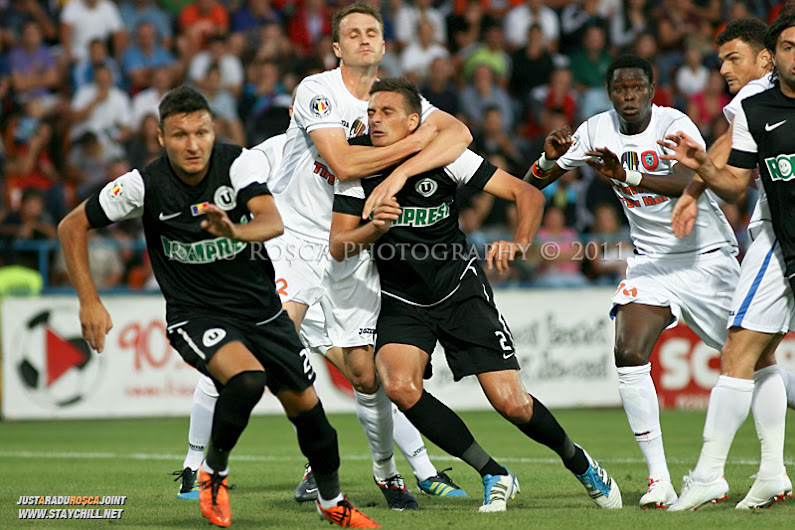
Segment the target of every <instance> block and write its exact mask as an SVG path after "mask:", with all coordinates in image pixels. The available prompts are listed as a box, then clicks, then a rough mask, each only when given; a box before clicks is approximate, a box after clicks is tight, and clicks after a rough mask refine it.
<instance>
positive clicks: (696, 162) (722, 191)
mask: <svg viewBox="0 0 795 530" xmlns="http://www.w3.org/2000/svg"><path fill="white" fill-rule="evenodd" d="M657 143H658V144H660V145H661V146H663V147H665V148H667V149H670V150H671V151H672V152H673V153H672V154H670V155H662V157H661V158H662V159H663V160H676V161H677V162H679V164H682V165H684V166H686V167H688V168H690V169H692V170H693V171H695V172H697V173H698V174H699V175H700V176H701V178H702V179H703V180H704V182H705V183H706V184H707V186H709V187H710V189H713V190H715V192H716V193H718V195H719V196H721V197H726V198H727V199H728V202H732V203H734V202H736V201H737V199H738V198H739V197H740V196H741V195H742V194H743V193H745V189H746V188H747V187H748V186H749V184H750V183H751V182H752V180H753V171H752V170H751V169H745V168H738V167H733V166H730V165H725V166H723V167H722V168H718V167H717V166H716V165H715V164H714V163H713V162H712V160H711V159H710V157H709V156H708V155H707V152H706V151H705V150H704V148H703V147H702V146H701V145H700V144H699V143H698V142H696V141H695V140H694V139H693V138H691V137H690V136H688V135H687V134H685V133H684V132H683V131H679V132H678V133H677V134H669V135H668V136H666V137H665V140H657Z"/></svg>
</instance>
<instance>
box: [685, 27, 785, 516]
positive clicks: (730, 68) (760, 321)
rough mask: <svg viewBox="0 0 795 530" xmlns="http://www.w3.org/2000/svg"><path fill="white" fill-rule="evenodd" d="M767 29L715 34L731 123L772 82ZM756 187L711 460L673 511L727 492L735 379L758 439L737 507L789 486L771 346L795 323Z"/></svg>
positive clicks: (699, 184)
mask: <svg viewBox="0 0 795 530" xmlns="http://www.w3.org/2000/svg"><path fill="white" fill-rule="evenodd" d="M767 29H768V28H767V25H766V24H765V23H764V22H762V21H761V20H757V19H753V18H751V19H739V20H735V21H733V22H731V23H729V24H728V25H727V26H726V29H725V30H724V31H723V32H722V33H721V34H720V35H718V38H717V44H718V46H719V50H718V55H719V57H720V59H721V60H722V61H723V65H722V66H721V73H722V74H723V75H724V77H725V78H726V81H727V83H728V84H729V90H730V91H731V92H732V93H734V94H736V95H735V97H734V98H733V99H732V101H731V102H730V103H729V104H728V105H726V107H725V108H724V109H723V113H724V115H725V116H726V119H727V120H728V121H729V123H733V120H734V116H735V114H736V113H737V112H738V110H739V109H740V106H741V104H742V101H743V100H745V99H746V98H748V97H750V96H753V95H755V94H759V93H760V92H763V91H765V90H768V89H769V88H771V87H773V83H772V80H771V70H772V58H771V51H770V50H768V49H767V48H766V47H765V41H764V39H765V33H766V32H767ZM732 132H733V126H732V127H731V128H730V130H729V133H727V134H726V135H725V138H724V137H721V139H720V140H719V141H717V142H716V144H717V147H718V148H717V149H716V148H715V147H713V148H711V149H710V150H709V156H710V159H711V160H712V161H713V163H714V164H715V165H716V166H717V167H723V166H725V165H726V162H727V160H728V158H729V153H730V151H731V147H732V138H731V134H732ZM710 187H711V188H712V189H713V190H714V191H715V192H716V193H717V194H719V195H720V196H721V198H723V199H725V200H726V201H728V202H737V200H739V198H740V197H741V196H744V195H745V191H744V190H742V189H741V190H740V191H739V195H738V192H737V191H734V190H727V189H726V184H725V183H723V182H720V181H718V182H715V183H714V185H712V184H711V186H710ZM756 188H757V190H758V192H759V200H758V201H757V203H756V205H755V207H754V212H753V214H752V215H751V221H750V223H749V226H748V234H749V237H750V239H751V241H752V242H751V246H750V247H749V248H748V252H747V253H746V255H745V257H744V258H743V262H742V267H741V270H740V280H739V283H738V285H737V289H736V291H735V294H734V299H733V301H732V306H731V312H730V313H729V316H728V317H727V321H728V322H727V326H728V328H729V335H728V338H727V341H726V344H725V345H724V347H723V349H722V351H721V364H722V365H724V364H725V365H726V366H725V368H726V370H725V371H726V373H725V374H724V375H731V376H732V377H731V378H724V377H721V378H720V379H719V380H718V384H717V385H716V387H715V388H714V389H713V391H712V395H711V396H710V407H709V410H708V413H707V419H706V422H705V425H704V452H705V453H706V454H707V455H708V456H709V457H711V458H705V459H704V461H703V463H702V461H701V460H699V465H698V466H696V469H695V470H694V471H693V472H692V473H691V474H690V475H689V476H688V477H686V478H685V484H686V487H685V488H684V489H683V492H682V496H681V497H680V499H679V501H678V502H677V503H676V505H675V506H674V507H673V509H674V510H693V509H697V508H698V507H699V506H701V505H703V504H706V503H708V502H710V501H717V500H719V499H722V498H725V496H726V495H727V494H728V491H729V487H728V483H727V482H726V481H725V479H724V478H723V476H722V475H723V467H724V464H725V461H726V456H727V453H728V447H729V444H731V438H730V437H727V433H731V434H732V435H733V433H734V432H736V430H737V429H736V427H739V425H740V424H741V423H742V421H743V420H745V418H746V416H747V414H748V407H747V406H745V407H743V406H742V405H741V404H740V402H741V401H743V399H741V400H739V401H737V400H732V399H731V395H732V394H735V392H733V390H735V387H737V384H736V383H738V384H739V386H740V387H745V388H743V389H744V390H745V389H746V388H747V386H748V384H749V383H752V387H753V391H752V393H747V392H746V393H747V394H748V395H747V396H746V397H747V399H748V400H750V409H751V412H752V413H753V416H754V422H755V424H756V429H757V433H758V435H759V440H760V442H761V445H762V451H761V461H760V464H759V470H758V472H757V473H756V476H757V479H756V481H755V482H754V484H753V486H752V487H751V490H750V491H749V492H748V494H747V495H746V496H745V498H744V499H743V500H742V501H740V503H738V504H737V508H738V509H753V508H758V507H762V506H766V505H770V504H772V503H773V502H774V501H775V499H776V497H777V496H778V495H780V494H781V493H782V492H787V491H791V490H792V483H791V482H790V481H789V478H788V477H787V475H786V472H785V473H784V474H783V475H782V473H781V468H782V467H783V463H781V462H780V459H781V458H782V450H781V448H777V446H778V445H779V444H783V441H784V423H783V421H782V420H783V418H784V412H783V411H782V409H783V408H784V405H783V402H784V400H785V399H786V401H787V403H788V404H789V406H790V407H792V406H793V404H795V374H793V373H792V372H789V371H787V370H782V369H780V368H779V367H778V365H777V364H776V358H775V351H776V348H777V347H778V345H779V344H780V343H781V340H782V339H783V338H784V335H785V334H786V333H787V331H789V330H790V329H793V328H795V326H793V324H795V322H790V315H789V312H788V311H787V307H786V293H787V292H788V290H789V287H788V285H787V282H786V280H785V279H784V268H783V257H782V254H781V247H780V246H779V245H775V241H776V235H775V234H774V232H773V225H772V217H771V214H770V206H769V204H768V201H767V194H766V193H765V189H764V186H762V184H761V182H760V181H759V180H758V179H757V186H756ZM704 189H705V184H704V182H703V180H702V179H701V178H700V177H699V176H698V175H696V177H694V179H693V182H692V183H691V184H690V185H689V186H688V188H687V189H686V190H685V193H684V194H683V195H682V200H681V201H680V203H679V204H677V206H676V208H675V209H674V212H673V217H672V218H671V222H672V224H673V225H674V229H675V231H676V232H677V233H678V235H679V234H685V233H687V232H688V230H689V228H690V226H692V223H693V222H694V221H695V219H696V217H697V212H694V211H693V209H692V207H691V205H692V203H693V202H694V201H695V200H696V199H697V198H698V196H699V195H700V194H701V192H702V191H703V190H704ZM771 249H772V252H771ZM740 354H741V355H742V356H743V357H747V358H749V359H751V358H753V359H758V361H757V362H756V365H755V366H753V381H752V382H749V381H745V380H743V378H740V379H738V380H735V379H734V377H735V376H737V375H738V374H739V372H738V371H737V370H736V369H735V368H734V365H736V364H737V360H738V355H740ZM750 368H751V367H749V370H748V373H749V374H750V373H751V370H750ZM740 395H743V393H742V392H741V393H740ZM713 400H714V403H715V406H713ZM776 401H778V402H776ZM727 402H728V403H730V404H731V405H732V409H731V410H727V411H725V412H724V413H722V414H718V411H719V410H720V407H721V406H722V405H723V404H724V403H727ZM734 405H739V406H734ZM735 426H736V427H735Z"/></svg>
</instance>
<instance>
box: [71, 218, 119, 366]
mask: <svg viewBox="0 0 795 530" xmlns="http://www.w3.org/2000/svg"><path fill="white" fill-rule="evenodd" d="M91 228H92V226H91V224H90V223H89V222H88V217H87V216H86V203H85V202H83V203H82V204H81V205H80V206H78V207H77V208H75V209H74V210H72V211H71V212H70V213H69V215H67V216H66V217H64V218H63V220H62V221H61V222H60V224H59V225H58V238H59V239H60V240H61V248H62V249H63V255H64V260H65V262H66V270H67V271H68V273H69V278H70V279H71V280H72V285H73V286H74V288H75V291H77V297H78V298H79V300H80V326H81V329H82V332H83V338H84V339H85V340H86V341H88V344H89V345H90V346H91V347H92V348H94V349H95V350H96V351H97V352H99V353H102V350H103V349H104V348H105V335H107V334H108V332H109V331H110V330H111V328H112V327H113V321H112V320H111V318H110V314H109V313H108V311H107V309H105V306H104V305H102V301H101V300H100V299H99V293H98V292H97V288H96V285H94V280H93V279H92V278H91V270H90V269H89V267H88V237H87V233H88V231H89V230H91Z"/></svg>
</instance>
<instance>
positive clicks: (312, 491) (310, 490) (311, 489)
mask: <svg viewBox="0 0 795 530" xmlns="http://www.w3.org/2000/svg"><path fill="white" fill-rule="evenodd" d="M316 491H317V488H306V492H307V493H314V492H316Z"/></svg>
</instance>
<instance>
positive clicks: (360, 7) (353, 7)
mask: <svg viewBox="0 0 795 530" xmlns="http://www.w3.org/2000/svg"><path fill="white" fill-rule="evenodd" d="M352 13H361V14H363V15H370V16H371V17H373V18H374V19H376V20H377V21H378V25H379V26H381V35H383V34H384V17H382V16H381V11H380V10H379V9H378V8H377V7H376V6H374V5H373V4H371V3H369V2H366V1H365V0H356V2H354V3H352V4H348V5H347V6H345V7H343V8H342V9H340V10H339V11H337V12H336V13H334V18H332V19H331V40H332V42H339V41H340V24H341V23H342V19H343V18H345V17H347V16H348V15H350V14H352Z"/></svg>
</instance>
